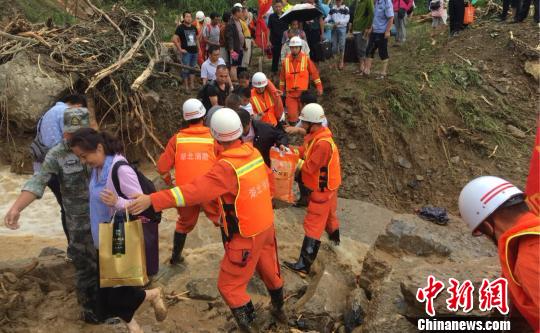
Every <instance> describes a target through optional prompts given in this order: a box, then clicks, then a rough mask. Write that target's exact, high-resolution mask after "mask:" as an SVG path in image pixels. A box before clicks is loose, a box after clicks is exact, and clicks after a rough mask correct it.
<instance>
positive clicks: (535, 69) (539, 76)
mask: <svg viewBox="0 0 540 333" xmlns="http://www.w3.org/2000/svg"><path fill="white" fill-rule="evenodd" d="M524 67H525V72H526V73H527V74H529V75H530V76H532V77H533V78H534V79H535V80H536V81H540V63H538V61H525V66H524Z"/></svg>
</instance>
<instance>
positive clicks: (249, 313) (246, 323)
mask: <svg viewBox="0 0 540 333" xmlns="http://www.w3.org/2000/svg"><path fill="white" fill-rule="evenodd" d="M231 311H232V313H233V316H234V319H235V320H236V323H237V324H238V328H240V331H241V332H245V333H255V332H259V329H258V328H257V327H256V325H255V324H254V320H255V308H254V307H253V303H252V302H251V301H249V302H248V303H247V304H246V305H244V306H241V307H239V308H234V309H231Z"/></svg>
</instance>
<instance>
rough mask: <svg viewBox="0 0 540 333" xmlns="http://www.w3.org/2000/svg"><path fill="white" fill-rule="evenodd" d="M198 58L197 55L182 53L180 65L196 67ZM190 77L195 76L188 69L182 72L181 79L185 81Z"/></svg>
mask: <svg viewBox="0 0 540 333" xmlns="http://www.w3.org/2000/svg"><path fill="white" fill-rule="evenodd" d="M198 57H199V54H198V53H189V52H188V53H184V54H182V64H184V65H186V66H190V67H195V66H197V58H198ZM190 75H195V72H194V71H192V70H190V69H183V70H182V77H183V78H184V79H187V78H188V77H189V76H190Z"/></svg>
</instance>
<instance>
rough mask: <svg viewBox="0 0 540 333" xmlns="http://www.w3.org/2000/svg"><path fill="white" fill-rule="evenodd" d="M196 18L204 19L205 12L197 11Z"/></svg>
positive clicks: (198, 19)
mask: <svg viewBox="0 0 540 333" xmlns="http://www.w3.org/2000/svg"><path fill="white" fill-rule="evenodd" d="M195 19H197V21H199V22H201V21H202V20H204V13H203V12H201V11H200V10H199V11H198V12H197V13H195Z"/></svg>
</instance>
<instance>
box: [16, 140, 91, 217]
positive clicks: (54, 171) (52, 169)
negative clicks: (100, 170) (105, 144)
mask: <svg viewBox="0 0 540 333" xmlns="http://www.w3.org/2000/svg"><path fill="white" fill-rule="evenodd" d="M51 175H57V176H58V179H59V182H60V191H61V192H62V203H63V204H64V208H65V210H66V214H67V215H71V216H74V215H88V209H89V208H88V181H89V179H90V171H89V169H88V168H87V167H86V166H84V165H82V164H81V162H80V160H79V158H78V157H77V156H76V155H75V154H73V152H72V151H71V149H70V148H69V146H68V144H67V142H66V140H63V141H62V142H60V143H59V144H57V145H56V146H54V147H53V148H51V150H49V151H48V152H47V155H46V156H45V160H44V161H43V164H42V165H41V169H40V171H39V172H38V173H36V174H34V175H33V176H32V178H31V179H30V180H29V181H28V182H26V184H24V186H23V188H22V190H23V191H28V192H32V193H34V194H35V195H36V196H37V197H38V198H41V197H42V196H43V192H44V191H45V187H47V182H48V181H49V179H50V178H51Z"/></svg>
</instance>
